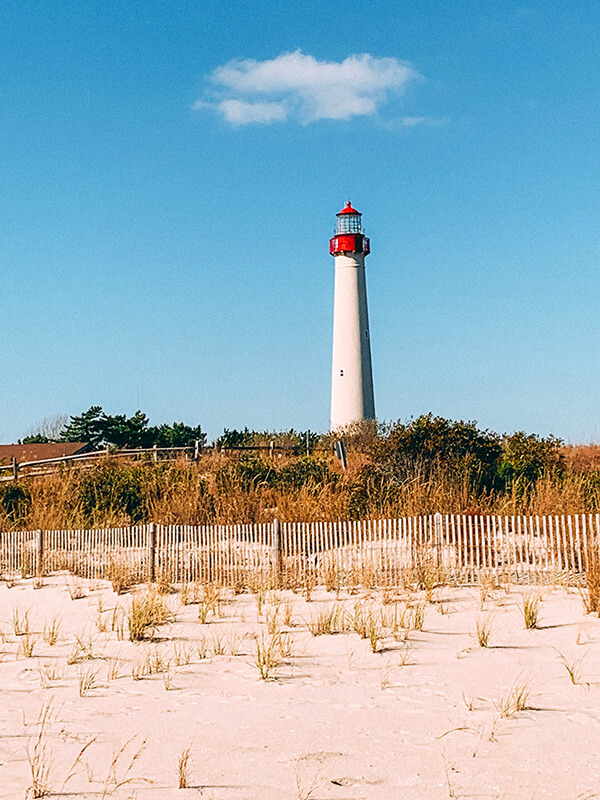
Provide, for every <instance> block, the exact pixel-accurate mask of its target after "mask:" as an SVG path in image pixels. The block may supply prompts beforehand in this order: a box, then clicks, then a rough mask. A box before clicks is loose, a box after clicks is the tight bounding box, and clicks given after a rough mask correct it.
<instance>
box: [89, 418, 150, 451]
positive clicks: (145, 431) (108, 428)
mask: <svg viewBox="0 0 600 800" xmlns="http://www.w3.org/2000/svg"><path fill="white" fill-rule="evenodd" d="M102 422H103V435H104V441H105V442H106V444H112V445H114V446H115V447H118V448H121V447H132V448H136V447H151V446H152V444H154V442H153V441H152V434H151V431H150V430H149V428H148V422H149V420H148V417H147V416H146V415H145V414H144V413H143V412H142V411H140V410H139V409H138V410H137V411H136V412H135V414H134V415H133V416H132V417H129V418H128V417H126V416H125V414H116V415H115V416H114V417H111V416H109V415H107V414H103V415H102Z"/></svg>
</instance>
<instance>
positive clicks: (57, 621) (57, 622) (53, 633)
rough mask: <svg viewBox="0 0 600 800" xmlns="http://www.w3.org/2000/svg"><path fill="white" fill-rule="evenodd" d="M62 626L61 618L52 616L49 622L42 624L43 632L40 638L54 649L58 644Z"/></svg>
mask: <svg viewBox="0 0 600 800" xmlns="http://www.w3.org/2000/svg"><path fill="white" fill-rule="evenodd" d="M61 626H62V617H61V616H54V617H52V619H51V620H50V621H49V622H46V623H45V624H44V631H43V633H42V637H43V639H44V641H45V642H46V644H47V645H49V646H50V647H54V645H55V644H56V643H57V642H58V638H59V636H60V629H61Z"/></svg>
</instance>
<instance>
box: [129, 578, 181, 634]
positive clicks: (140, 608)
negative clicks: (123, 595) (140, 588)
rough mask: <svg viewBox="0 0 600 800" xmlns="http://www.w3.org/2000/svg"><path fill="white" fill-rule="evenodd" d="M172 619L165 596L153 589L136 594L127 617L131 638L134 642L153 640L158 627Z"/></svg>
mask: <svg viewBox="0 0 600 800" xmlns="http://www.w3.org/2000/svg"><path fill="white" fill-rule="evenodd" d="M170 619H171V611H170V609H169V607H168V605H167V603H166V600H165V598H164V596H163V595H161V594H159V593H158V592H157V591H156V590H153V589H149V590H147V591H144V592H140V593H139V594H135V595H133V597H132V598H131V608H130V611H129V614H128V615H127V624H128V627H129V638H130V640H131V641H132V642H140V641H142V640H143V639H148V638H151V637H152V636H153V635H154V633H155V631H156V629H157V628H158V626H159V625H163V624H164V623H165V622H168V621H169V620H170Z"/></svg>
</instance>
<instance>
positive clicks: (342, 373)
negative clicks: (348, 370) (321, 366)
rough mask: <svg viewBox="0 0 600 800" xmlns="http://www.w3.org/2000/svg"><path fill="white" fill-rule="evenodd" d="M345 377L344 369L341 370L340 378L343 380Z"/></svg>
mask: <svg viewBox="0 0 600 800" xmlns="http://www.w3.org/2000/svg"><path fill="white" fill-rule="evenodd" d="M343 377H344V370H343V369H341V370H340V378H343Z"/></svg>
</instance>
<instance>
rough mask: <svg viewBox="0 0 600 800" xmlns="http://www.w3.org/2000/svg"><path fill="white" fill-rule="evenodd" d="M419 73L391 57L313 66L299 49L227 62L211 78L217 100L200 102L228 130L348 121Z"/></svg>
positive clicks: (314, 62) (312, 60) (366, 56)
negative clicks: (229, 127)
mask: <svg viewBox="0 0 600 800" xmlns="http://www.w3.org/2000/svg"><path fill="white" fill-rule="evenodd" d="M419 77H420V76H419V74H418V73H417V72H416V71H415V70H414V69H413V68H412V67H411V66H410V65H408V64H404V63H402V62H401V61H399V60H398V59H396V58H375V57H373V56H371V55H369V54H368V53H363V54H361V55H351V56H348V58H346V59H344V60H343V61H341V62H336V61H317V59H316V58H314V57H313V56H308V55H305V54H304V53H302V52H301V51H300V50H296V52H294V53H282V54H281V55H279V56H277V58H273V59H269V60H267V61H256V60H255V59H247V60H245V61H230V62H228V63H227V64H224V65H223V66H221V67H217V69H215V70H214V72H212V73H211V75H210V80H211V82H212V83H213V85H214V86H215V87H216V90H217V92H218V94H219V95H220V97H219V98H218V99H216V100H214V101H212V102H207V101H199V102H198V103H196V104H195V106H194V107H195V108H206V107H210V108H213V109H215V110H216V111H218V112H219V113H221V114H222V115H223V116H224V117H225V119H226V120H227V122H229V123H231V124H232V125H248V124H253V123H263V124H265V123H272V122H282V121H284V120H287V119H291V118H298V119H299V120H300V121H301V122H303V123H304V124H307V123H309V122H314V121H315V120H319V119H344V120H346V119H350V118H351V117H354V116H369V115H374V114H376V113H377V110H378V108H379V106H380V105H381V104H382V103H383V102H385V100H386V99H387V97H388V95H389V94H390V93H392V92H396V93H401V92H402V91H404V89H405V87H406V85H407V84H408V83H409V82H410V81H412V80H415V79H416V78H419Z"/></svg>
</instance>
